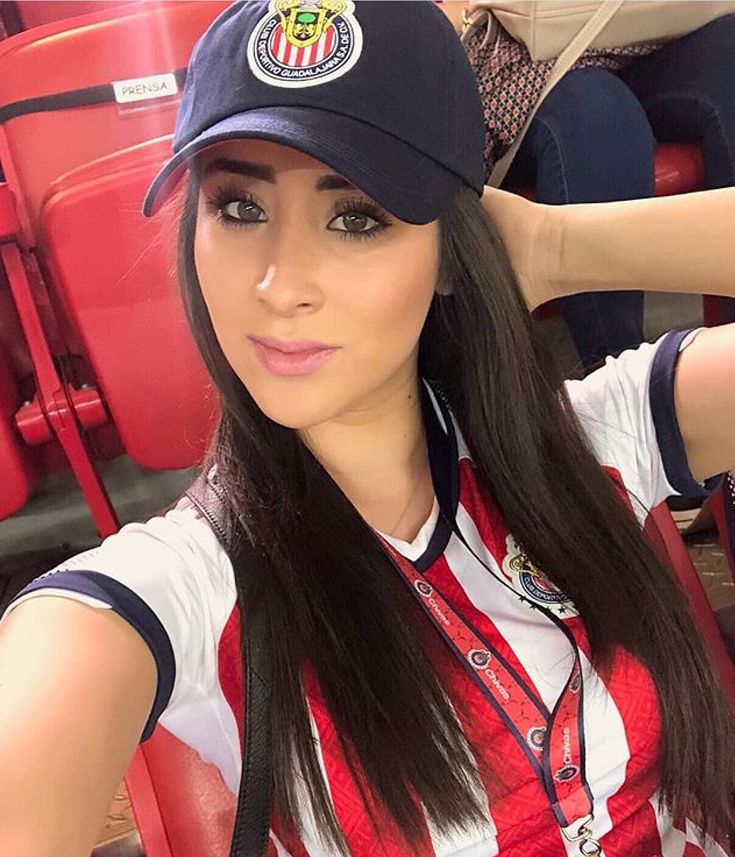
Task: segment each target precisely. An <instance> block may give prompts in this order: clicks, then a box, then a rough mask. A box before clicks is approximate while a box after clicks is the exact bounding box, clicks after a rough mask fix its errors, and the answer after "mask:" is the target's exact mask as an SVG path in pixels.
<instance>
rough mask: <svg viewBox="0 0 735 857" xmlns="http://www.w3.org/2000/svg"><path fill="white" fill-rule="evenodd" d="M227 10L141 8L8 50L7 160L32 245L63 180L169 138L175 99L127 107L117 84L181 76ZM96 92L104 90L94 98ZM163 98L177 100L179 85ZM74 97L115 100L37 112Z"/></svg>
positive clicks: (108, 13)
mask: <svg viewBox="0 0 735 857" xmlns="http://www.w3.org/2000/svg"><path fill="white" fill-rule="evenodd" d="M227 5H228V4H227V3H225V2H188V0H184V1H183V2H181V0H170V2H156V3H152V2H151V3H141V4H136V5H135V6H133V7H130V8H132V9H134V10H135V11H132V12H129V13H128V14H125V15H117V14H116V11H115V9H114V8H113V9H106V10H103V11H101V12H98V13H95V14H93V15H87V16H84V17H81V18H73V19H71V20H70V21H58V22H55V23H52V24H47V25H45V26H42V27H36V28H34V29H32V30H28V31H26V32H23V33H20V34H18V35H17V36H13V37H12V38H10V39H6V40H5V41H3V42H0V117H2V125H1V126H0V161H1V162H2V165H3V169H4V171H5V175H6V177H7V181H8V184H9V186H10V188H11V190H12V191H13V193H14V195H15V196H16V200H17V204H18V209H19V217H20V220H21V227H22V229H23V234H24V238H25V240H26V241H27V243H28V244H29V245H30V246H34V245H35V243H36V240H37V237H38V236H37V225H38V223H37V221H38V215H39V210H40V206H41V202H42V200H43V199H44V197H45V195H46V192H47V190H48V188H49V185H50V184H51V183H52V182H53V181H55V180H56V179H57V178H58V177H59V176H61V175H64V174H65V173H67V172H69V171H70V170H72V169H74V168H76V167H79V166H81V165H83V164H86V163H89V162H90V161H94V160H97V159H98V158H100V157H102V156H104V155H107V154H111V153H113V152H117V151H119V150H121V149H126V148H128V147H130V146H133V145H135V144H136V143H142V142H145V141H147V140H152V139H156V138H158V137H161V136H164V135H166V134H170V133H171V131H172V129H173V123H174V118H175V115H176V108H177V106H178V98H177V97H175V96H172V97H164V98H155V99H153V100H141V101H132V102H128V103H122V104H121V103H118V102H117V101H115V99H114V97H113V96H112V95H111V92H112V87H111V84H112V83H113V82H120V81H128V80H133V79H139V78H143V77H146V76H151V75H162V74H167V73H174V72H179V73H181V72H182V71H183V70H184V69H185V68H186V65H187V62H188V58H189V54H190V53H191V48H192V46H193V44H194V42H195V41H196V39H197V37H198V36H199V35H201V33H202V32H203V31H204V30H205V29H206V27H207V26H208V25H209V23H210V22H211V21H212V19H213V18H214V17H215V16H216V15H217V14H218V13H219V12H220V11H221V10H222V9H223V8H225V7H226V6H227ZM62 36H63V37H62ZM80 57H84V62H80V61H79V60H80ZM97 87H101V88H102V89H95V92H92V93H90V92H89V91H88V90H90V88H97ZM85 91H86V92H85ZM165 91H166V92H173V91H174V88H173V84H171V85H170V88H169V89H166V90H165ZM68 92H74V93H76V94H77V96H78V97H80V98H84V99H87V100H89V98H90V97H92V96H95V95H96V97H98V98H106V99H111V100H107V101H104V102H101V103H98V104H93V105H90V104H87V105H85V106H79V107H66V108H64V109H58V108H55V109H49V108H53V107H54V105H53V104H48V103H46V104H42V105H41V106H40V107H39V105H38V103H37V102H36V103H35V105H34V104H33V103H32V104H31V105H30V107H29V100H31V99H39V98H45V97H46V98H47V97H49V96H57V95H58V94H59V93H68ZM80 92H81V95H80ZM30 108H32V109H31V111H30V112H21V113H20V114H19V115H16V114H17V113H18V111H26V110H29V109H30Z"/></svg>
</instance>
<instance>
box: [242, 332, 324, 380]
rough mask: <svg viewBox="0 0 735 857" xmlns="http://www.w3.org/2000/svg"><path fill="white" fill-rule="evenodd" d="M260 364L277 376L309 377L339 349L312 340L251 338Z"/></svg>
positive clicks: (267, 337) (268, 337)
mask: <svg viewBox="0 0 735 857" xmlns="http://www.w3.org/2000/svg"><path fill="white" fill-rule="evenodd" d="M248 339H249V340H250V341H251V342H252V343H253V347H254V348H255V353H256V355H257V357H258V359H259V360H260V362H261V363H262V364H263V366H265V368H266V369H268V370H269V371H270V372H273V373H274V374H275V375H284V376H287V377H296V376H299V375H309V374H310V373H311V372H314V371H316V370H317V369H318V368H319V367H320V366H323V365H324V364H325V363H326V362H327V360H329V358H330V357H331V356H332V355H333V354H334V353H335V352H336V351H339V347H337V346H333V345H327V344H326V343H324V342H316V341H314V340H312V339H291V340H288V341H286V340H282V339H274V338H273V337H270V336H249V337H248Z"/></svg>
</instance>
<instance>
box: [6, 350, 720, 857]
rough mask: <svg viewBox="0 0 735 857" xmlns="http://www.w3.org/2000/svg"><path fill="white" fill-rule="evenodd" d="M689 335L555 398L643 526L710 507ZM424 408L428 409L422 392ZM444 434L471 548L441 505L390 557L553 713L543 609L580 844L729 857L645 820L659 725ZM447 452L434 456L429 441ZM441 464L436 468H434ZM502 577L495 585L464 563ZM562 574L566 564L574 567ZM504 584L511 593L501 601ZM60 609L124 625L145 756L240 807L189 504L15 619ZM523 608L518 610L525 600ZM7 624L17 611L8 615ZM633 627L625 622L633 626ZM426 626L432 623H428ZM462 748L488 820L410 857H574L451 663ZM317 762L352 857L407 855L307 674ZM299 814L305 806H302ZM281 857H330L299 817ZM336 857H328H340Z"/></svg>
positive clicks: (626, 852)
mask: <svg viewBox="0 0 735 857" xmlns="http://www.w3.org/2000/svg"><path fill="white" fill-rule="evenodd" d="M690 339H691V336H689V337H687V334H685V333H672V334H668V335H667V336H665V337H662V338H661V339H660V340H659V341H658V342H657V343H656V344H655V345H648V344H644V345H642V346H641V347H640V348H638V349H636V350H635V351H628V352H625V353H624V354H622V355H621V356H620V357H618V358H617V359H612V358H610V359H608V361H607V363H606V365H605V366H604V367H603V368H601V369H599V370H598V371H597V372H594V373H593V374H592V375H590V376H589V377H587V378H586V379H585V380H584V381H570V382H567V389H568V392H569V395H570V397H571V400H572V402H573V404H574V407H575V411H576V413H577V414H578V416H579V419H580V421H581V424H582V426H583V428H584V430H585V432H586V434H587V436H588V438H589V440H590V443H591V445H592V448H593V450H594V452H595V454H596V456H597V458H598V460H599V461H600V464H601V465H602V466H604V467H606V468H608V469H609V470H611V471H614V472H615V474H616V475H617V476H618V477H619V479H620V480H621V482H622V484H624V485H625V487H626V489H627V491H628V494H629V497H630V499H631V504H632V506H633V508H634V509H635V511H636V514H637V517H638V519H639V520H640V521H641V522H643V521H644V519H645V517H646V514H647V510H648V509H650V508H652V507H653V506H655V505H657V504H658V503H660V502H662V501H663V500H664V499H665V498H666V497H667V496H669V495H672V494H677V493H681V494H685V495H687V496H693V495H695V494H697V493H699V494H702V493H705V492H707V491H709V490H712V489H713V487H714V486H715V480H710V481H708V482H707V483H705V484H701V483H698V482H696V481H695V480H694V479H693V477H692V475H691V473H690V471H689V469H688V466H687V461H686V455H685V451H684V447H683V443H682V439H681V434H680V432H679V429H678V425H677V422H676V414H675V410H674V398H673V378H674V372H675V367H676V361H677V358H678V355H679V352H680V350H681V348H682V347H684V346H685V345H686V343H687V342H688V341H690ZM429 396H430V398H431V400H432V403H433V404H434V405H435V404H436V400H435V399H434V398H433V396H434V394H433V393H432V392H431V391H429ZM434 410H435V417H436V420H437V424H438V425H439V426H440V428H441V432H440V434H441V435H442V436H448V435H449V434H451V433H452V432H454V433H455V438H456V441H457V448H458V455H457V457H456V459H455V460H450V461H449V462H448V466H447V467H446V472H438V471H437V469H436V468H433V473H432V475H433V478H434V483H435V489H436V491H437V494H439V492H440V490H441V491H446V490H449V491H451V492H452V493H453V497H454V500H453V502H454V509H455V520H456V523H457V525H458V527H459V529H460V531H461V533H462V535H463V537H464V540H465V541H466V542H467V544H468V545H469V546H470V547H471V548H472V551H470V550H468V549H467V547H466V546H465V544H463V542H462V541H461V540H460V539H459V538H458V537H457V536H456V535H455V534H454V533H453V531H452V528H451V527H450V526H448V525H447V523H446V522H445V521H444V519H443V516H440V515H439V513H438V505H435V508H434V511H433V513H432V515H431V517H430V518H429V520H428V521H427V522H426V523H425V525H424V526H423V527H422V529H421V531H420V532H419V534H418V535H417V536H416V538H415V539H414V541H413V542H411V543H410V544H408V543H405V542H401V541H398V540H395V539H391V540H390V541H391V544H392V545H393V546H394V547H395V548H396V549H397V550H398V551H399V552H400V553H401V554H402V555H403V556H404V557H406V558H407V559H408V560H410V561H411V562H413V563H414V564H415V567H416V568H417V569H418V570H420V571H421V572H422V573H423V575H424V577H425V578H426V580H427V581H428V582H430V583H431V584H432V586H433V587H434V588H435V589H436V590H438V591H439V592H440V593H441V594H442V596H443V597H444V598H445V599H446V600H447V601H448V602H449V603H450V604H451V605H452V606H453V607H454V609H455V610H456V611H457V612H458V613H459V614H460V615H461V616H463V617H464V618H465V619H466V620H468V622H469V623H470V624H471V625H473V626H474V627H475V628H476V629H478V631H480V632H481V633H482V635H483V636H484V637H485V638H486V639H488V640H490V641H492V643H493V645H494V646H495V647H496V648H497V649H498V650H499V651H500V653H502V655H504V657H505V658H506V659H507V661H508V662H509V663H510V664H511V665H512V666H513V667H514V668H515V670H516V671H517V672H518V674H519V675H521V676H522V677H523V678H524V679H525V680H526V681H527V682H528V684H529V685H530V686H531V687H533V688H535V690H536V691H537V693H538V695H539V696H540V698H541V699H542V700H543V701H544V703H545V704H546V705H547V706H548V707H549V708H552V707H553V706H554V703H555V702H556V700H557V698H558V696H559V694H560V693H561V691H562V688H563V685H564V683H565V682H566V679H567V677H568V674H569V667H570V658H571V650H570V646H569V643H568V641H567V639H566V638H565V636H564V635H563V634H562V633H561V632H560V630H559V628H557V627H556V625H554V624H553V623H551V622H550V621H549V620H548V618H547V617H545V616H544V615H543V614H542V613H540V612H539V611H537V610H534V609H533V601H534V599H536V600H537V601H538V603H540V604H541V603H543V604H546V605H549V604H552V605H553V609H554V611H555V612H556V613H557V615H558V616H560V617H562V618H563V619H564V621H565V622H566V623H567V626H568V628H569V629H570V630H571V631H572V633H573V635H574V637H575V638H576V640H577V642H578V645H579V647H580V649H581V652H582V662H583V667H584V674H585V695H584V727H585V744H586V769H587V779H588V781H589V784H590V788H591V791H592V795H593V798H594V815H595V817H594V821H593V823H592V832H593V835H594V837H595V838H596V839H598V840H599V841H600V842H601V844H602V847H603V853H604V855H605V857H694V855H700V857H701V855H706V857H724V855H726V854H727V852H726V851H725V850H723V848H722V847H721V846H720V845H718V844H717V843H715V842H713V841H711V840H708V841H707V842H706V843H704V844H699V843H698V840H697V831H696V829H695V828H694V826H693V825H692V824H691V823H688V822H683V823H681V824H674V822H673V820H672V819H671V818H670V817H669V816H668V815H667V813H666V812H664V811H662V810H661V809H660V808H659V807H658V805H657V787H658V766H657V761H658V746H659V734H660V718H659V710H658V703H657V696H656V692H655V689H654V685H653V682H652V679H651V677H650V675H649V674H648V673H647V671H646V670H645V669H644V668H643V666H642V665H641V664H640V663H638V662H637V661H635V660H634V659H633V658H632V657H631V656H630V655H629V654H627V653H626V652H625V651H619V652H618V653H617V655H616V657H615V659H614V664H613V668H612V670H611V671H610V674H609V676H607V677H606V678H605V679H603V678H602V677H601V676H599V675H597V674H596V673H595V670H594V669H593V667H592V666H591V664H590V660H589V646H588V643H587V640H586V637H585V633H584V629H583V627H582V625H581V621H580V620H579V618H578V617H577V615H576V611H575V609H574V605H573V604H571V603H570V602H569V601H567V600H566V599H565V597H564V596H563V595H562V594H561V593H558V591H557V590H554V589H553V587H550V586H549V584H548V583H547V582H546V581H545V580H544V579H543V578H542V577H541V576H539V575H538V574H537V573H535V571H534V570H533V569H530V568H529V567H528V566H525V565H524V563H523V562H522V561H521V560H520V558H519V554H520V550H519V547H518V545H517V544H516V542H515V540H514V538H513V536H512V534H511V533H509V532H508V531H507V529H506V527H505V525H504V523H503V519H502V516H501V515H500V513H499V511H498V510H497V509H495V508H494V507H493V506H492V503H491V502H490V501H489V500H488V499H487V497H486V495H484V494H483V492H481V490H480V488H479V486H478V484H477V482H476V480H475V476H474V472H473V467H472V462H471V460H470V455H469V452H468V449H467V447H466V445H465V443H464V441H463V439H462V438H461V436H460V435H459V434H458V432H457V427H456V426H448V425H446V424H445V422H444V420H443V419H442V418H441V415H440V410H439V409H438V408H435V409H434ZM440 442H441V441H440ZM437 458H441V456H438V457H437ZM473 553H474V554H476V555H477V556H478V557H480V558H482V560H483V561H484V563H485V564H486V565H487V566H489V567H490V568H491V569H492V570H493V571H494V573H495V575H496V576H493V575H492V574H489V573H488V572H487V570H486V569H485V568H484V567H483V565H482V564H481V563H480V562H478V560H477V558H476V556H473ZM570 560H572V561H573V558H570ZM506 584H509V585H506ZM50 593H53V594H57V595H64V596H68V597H70V598H75V599H79V600H82V601H85V602H87V603H89V604H92V605H93V606H97V607H100V608H110V609H113V610H115V611H116V612H118V613H119V614H120V615H122V616H123V617H125V618H126V619H127V620H128V621H129V622H130V623H131V624H132V625H133V626H134V627H136V628H137V629H138V630H139V632H140V633H141V635H142V636H143V637H144V639H145V640H146V641H147V642H148V644H149V645H150V647H151V650H152V652H153V655H154V657H155V659H156V663H157V666H158V673H159V679H158V690H157V693H156V697H155V702H154V706H153V711H152V712H151V716H150V719H149V722H148V724H147V726H146V729H145V731H144V734H143V739H145V738H146V737H148V736H149V735H150V733H151V731H152V730H153V727H154V726H155V724H156V723H157V722H158V723H161V724H162V725H163V726H165V727H166V728H167V729H168V730H169V731H171V732H172V733H173V734H174V735H176V736H177V737H178V738H180V739H181V740H182V741H184V742H185V743H186V744H188V745H190V746H191V747H193V748H194V749H195V750H197V751H198V752H199V754H200V755H201V757H202V758H203V759H205V760H206V761H208V762H211V763H213V764H214V765H216V766H217V768H218V769H219V770H220V772H221V774H222V777H223V779H224V781H225V783H226V784H227V785H228V787H229V788H230V789H231V790H232V791H233V792H235V793H236V792H237V788H238V784H239V777H240V770H241V735H240V732H239V728H238V723H241V722H242V708H243V696H242V676H241V668H240V650H239V616H238V612H237V609H236V596H235V585H234V580H233V570H232V566H231V564H230V562H229V559H228V557H227V555H226V553H225V552H224V551H223V549H222V548H221V546H220V544H219V543H218V541H217V539H216V537H215V535H214V533H213V532H212V530H211V529H210V527H209V526H208V525H207V523H206V522H205V521H204V519H203V518H202V517H201V516H200V515H199V514H198V512H197V511H196V510H195V508H194V507H193V506H192V505H191V503H190V502H189V501H188V500H186V499H184V500H181V501H180V502H179V503H178V505H177V506H176V508H175V509H173V510H172V511H170V512H168V513H167V514H166V515H164V516H158V517H154V518H152V519H150V520H149V521H148V522H147V523H144V524H128V525H127V526H125V527H123V528H122V530H121V531H120V532H119V533H117V534H116V535H114V536H111V537H110V538H108V539H106V540H105V541H104V542H103V543H102V544H101V545H100V546H99V547H98V548H95V549H93V550H91V551H87V552H85V553H82V554H79V555H77V556H75V557H73V558H72V559H70V560H68V561H67V562H65V563H63V564H62V565H61V566H59V567H58V568H56V569H53V570H52V571H50V572H48V573H47V574H45V575H43V576H42V577H40V578H39V579H37V580H36V581H34V582H33V583H31V584H30V585H29V586H28V587H26V589H25V590H23V591H22V592H21V593H19V595H18V596H17V598H16V600H15V601H14V602H13V605H12V606H15V605H17V604H18V603H20V602H21V601H23V600H25V599H28V598H33V597H39V596H42V595H44V594H50ZM519 595H523V596H525V598H519V597H518V596H519ZM11 609H12V607H11ZM631 618H632V617H631ZM427 621H428V620H427ZM442 680H443V683H444V686H445V688H446V690H447V693H448V695H449V698H450V699H452V700H455V701H458V702H459V701H460V700H461V704H458V705H456V706H455V707H456V710H457V715H458V717H459V718H460V721H461V724H462V727H463V729H464V731H465V734H466V735H467V737H468V738H469V739H470V744H471V746H472V747H474V748H476V751H477V754H478V756H477V759H476V761H477V765H478V770H479V771H480V774H481V778H482V782H483V791H482V793H481V794H480V795H479V797H480V799H481V801H482V803H483V805H484V806H485V807H486V824H485V827H484V829H482V830H475V831H474V832H472V833H463V832H458V831H438V830H436V829H435V828H434V827H433V826H432V825H431V824H430V823H429V822H428V821H425V823H424V825H423V837H422V841H421V843H420V847H419V849H418V851H417V852H414V853H418V854H419V855H422V857H423V855H426V857H434V855H435V856H436V857H493V855H500V857H536V856H537V857H564V855H573V854H574V855H577V854H578V853H579V852H578V845H577V844H576V843H570V842H567V841H566V840H565V839H564V837H563V836H562V834H561V832H560V830H559V827H558V826H557V824H556V823H555V821H554V817H553V815H552V812H551V809H550V807H549V804H548V800H547V798H546V796H545V793H544V791H543V789H542V788H541V785H540V783H539V782H538V780H537V778H536V776H535V774H534V771H533V770H532V768H531V766H530V765H529V763H528V760H527V758H526V755H525V754H524V753H523V752H522V751H521V749H520V748H519V746H518V745H517V744H516V742H515V740H514V739H513V737H512V736H511V735H510V733H509V732H508V730H507V728H506V726H505V725H504V724H503V722H502V720H501V719H500V717H499V716H498V714H497V713H496V712H495V711H494V709H493V708H492V707H491V706H489V705H488V703H487V701H486V700H485V698H484V697H483V695H482V693H481V692H480V690H479V689H478V687H477V685H476V684H475V683H474V682H473V681H472V680H471V678H470V677H469V676H468V673H467V672H466V670H465V669H464V668H463V666H462V665H461V664H459V662H457V663H456V666H455V667H453V668H451V669H449V668H448V669H447V671H446V674H442ZM304 681H305V687H306V691H307V697H308V700H309V705H310V709H311V714H312V723H313V729H314V733H315V739H316V746H317V751H318V754H319V758H320V760H321V762H322V769H323V772H324V776H325V777H326V780H327V784H328V789H329V793H330V795H331V799H332V802H333V805H334V808H335V812H336V815H337V818H338V819H339V821H340V823H341V825H342V828H343V830H344V834H345V839H346V842H347V845H348V848H349V853H350V854H351V855H354V857H373V855H381V854H382V855H389V857H402V855H405V854H407V853H411V849H410V848H409V847H408V846H407V845H406V843H405V842H402V841H401V839H400V837H399V836H398V835H397V834H395V833H392V832H391V831H390V830H386V831H384V832H383V835H382V837H381V839H378V837H377V835H376V833H375V831H374V830H373V828H372V826H371V823H370V820H369V818H368V814H367V813H366V811H365V808H364V806H363V803H362V800H361V798H360V794H359V791H358V789H357V787H356V785H355V783H354V782H353V780H352V777H351V775H350V773H349V771H348V768H347V766H346V764H345V760H344V758H343V755H342V750H341V748H340V743H339V740H338V737H337V735H336V732H335V729H334V727H333V724H332V722H331V719H330V716H329V712H328V710H327V709H326V707H325V704H324V702H323V699H322V696H321V694H320V691H319V687H318V686H317V685H316V683H315V681H314V680H313V679H312V678H311V677H310V676H309V674H308V671H307V672H306V673H305V678H304ZM306 803H307V804H308V802H306ZM271 851H272V854H274V855H279V857H287V855H292V857H305V855H309V857H317V855H318V857H333V855H334V852H333V850H332V849H331V848H330V846H329V845H328V844H327V843H325V842H324V841H323V838H322V837H321V836H320V832H319V830H318V828H317V825H316V824H315V822H314V819H313V816H312V814H311V812H310V809H309V807H308V805H305V809H304V820H303V824H302V828H301V830H300V834H299V837H298V841H290V840H289V841H286V838H285V837H284V836H283V835H282V834H280V833H279V831H278V829H276V828H275V827H274V829H273V830H272V832H271ZM334 857H336V855H334Z"/></svg>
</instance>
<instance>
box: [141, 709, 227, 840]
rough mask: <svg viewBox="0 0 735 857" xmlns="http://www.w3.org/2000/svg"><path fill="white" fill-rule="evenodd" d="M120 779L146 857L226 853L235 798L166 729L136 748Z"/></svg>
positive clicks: (212, 770)
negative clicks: (127, 796) (125, 771)
mask: <svg viewBox="0 0 735 857" xmlns="http://www.w3.org/2000/svg"><path fill="white" fill-rule="evenodd" d="M125 780H126V784H127V787H128V792H129V794H130V802H131V804H132V807H133V812H134V814H135V820H136V823H137V825H138V830H139V831H140V837H141V840H142V842H143V848H144V850H145V854H146V857H205V855H206V857H229V854H230V840H231V839H232V831H233V827H234V823H235V810H236V808H237V801H236V798H235V796H234V795H233V794H232V793H231V792H230V791H229V790H228V789H227V787H226V786H225V784H224V782H223V781H222V777H221V776H220V773H219V771H218V770H217V769H216V768H215V767H214V766H212V765H209V764H207V763H206V762H203V761H202V759H201V758H200V756H199V755H198V754H197V753H196V752H195V751H194V750H192V749H191V748H190V747H187V746H186V745H185V744H183V743H182V742H181V741H179V740H178V739H177V738H175V737H174V736H173V735H171V733H170V732H168V731H167V730H166V729H163V728H162V727H161V726H158V727H157V728H156V730H155V732H154V733H153V735H152V737H151V738H150V739H149V740H148V741H146V743H145V744H141V746H140V747H139V748H138V749H137V750H136V753H135V757H134V758H133V761H132V763H131V765H130V767H129V769H128V772H127V774H126V777H125Z"/></svg>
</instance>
